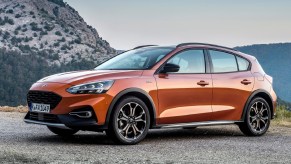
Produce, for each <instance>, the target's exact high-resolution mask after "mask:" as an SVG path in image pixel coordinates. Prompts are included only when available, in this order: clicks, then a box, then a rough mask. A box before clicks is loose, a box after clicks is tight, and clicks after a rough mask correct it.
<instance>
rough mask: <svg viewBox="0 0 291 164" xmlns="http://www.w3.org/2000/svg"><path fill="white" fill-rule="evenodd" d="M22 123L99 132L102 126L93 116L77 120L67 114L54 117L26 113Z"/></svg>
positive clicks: (76, 117) (52, 115) (44, 114)
mask: <svg viewBox="0 0 291 164" xmlns="http://www.w3.org/2000/svg"><path fill="white" fill-rule="evenodd" d="M24 122H26V123H29V124H38V125H46V126H52V127H57V128H62V129H78V130H92V131H100V130H102V129H103V128H102V126H100V125H97V122H98V121H97V118H96V117H94V115H93V116H92V117H91V118H79V117H78V116H73V115H69V114H64V115H54V114H46V113H36V112H28V113H27V114H26V116H25V117H24Z"/></svg>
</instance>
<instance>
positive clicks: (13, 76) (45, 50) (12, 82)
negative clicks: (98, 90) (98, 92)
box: [0, 0, 116, 106]
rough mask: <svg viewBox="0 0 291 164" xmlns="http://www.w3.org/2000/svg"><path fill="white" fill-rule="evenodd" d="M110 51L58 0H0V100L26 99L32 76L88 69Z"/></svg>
mask: <svg viewBox="0 0 291 164" xmlns="http://www.w3.org/2000/svg"><path fill="white" fill-rule="evenodd" d="M97 21H98V20H97ZM113 55H116V51H115V50H114V49H113V48H111V47H110V45H109V44H108V43H107V41H105V40H103V39H102V38H101V37H100V36H99V35H98V33H97V31H96V29H94V28H93V27H91V26H89V25H87V23H86V22H84V20H83V18H82V17H81V16H80V15H79V14H78V12H77V11H76V10H74V9H73V8H72V7H70V6H69V5H68V4H66V3H64V2H63V1H62V0H0V72H1V78H0V106H1V105H9V106H17V105H20V104H23V105H25V104H26V93H27V91H28V89H29V88H30V86H31V84H33V83H34V82H35V81H37V80H39V79H41V78H43V77H45V76H48V75H52V74H55V73H60V72H67V71H74V70H87V69H92V68H94V67H95V66H97V65H98V63H100V62H102V61H104V60H106V59H108V58H110V57H112V56H113Z"/></svg>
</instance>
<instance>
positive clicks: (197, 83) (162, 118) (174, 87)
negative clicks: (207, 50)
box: [155, 49, 212, 124]
mask: <svg viewBox="0 0 291 164" xmlns="http://www.w3.org/2000/svg"><path fill="white" fill-rule="evenodd" d="M167 63H172V64H176V65H179V66H180V69H179V71H178V72H175V73H166V74H156V75H155V79H156V82H157V87H158V100H159V110H158V113H159V115H158V119H157V123H158V124H173V123H187V122H197V121H208V120H210V119H211V113H212V109H211V99H212V79H211V74H206V63H205V54H204V52H203V50H197V49H190V50H185V51H182V52H179V53H177V54H176V55H174V56H173V57H172V58H171V59H170V60H168V61H167Z"/></svg>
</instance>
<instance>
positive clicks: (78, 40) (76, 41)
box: [74, 38, 82, 44]
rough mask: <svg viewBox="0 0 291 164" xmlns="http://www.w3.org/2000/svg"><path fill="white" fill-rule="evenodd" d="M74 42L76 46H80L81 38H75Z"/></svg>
mask: <svg viewBox="0 0 291 164" xmlns="http://www.w3.org/2000/svg"><path fill="white" fill-rule="evenodd" d="M74 42H75V43H76V44H81V42H82V40H81V38H77V39H75V40H74Z"/></svg>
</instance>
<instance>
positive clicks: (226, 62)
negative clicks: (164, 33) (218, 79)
mask: <svg viewBox="0 0 291 164" xmlns="http://www.w3.org/2000/svg"><path fill="white" fill-rule="evenodd" d="M209 53H210V57H211V60H212V64H213V72H214V73H222V72H236V71H238V68H237V64H236V59H235V56H234V55H232V54H229V53H225V52H221V51H214V50H210V51H209Z"/></svg>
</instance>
